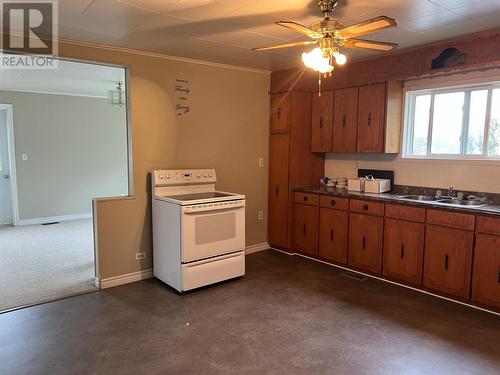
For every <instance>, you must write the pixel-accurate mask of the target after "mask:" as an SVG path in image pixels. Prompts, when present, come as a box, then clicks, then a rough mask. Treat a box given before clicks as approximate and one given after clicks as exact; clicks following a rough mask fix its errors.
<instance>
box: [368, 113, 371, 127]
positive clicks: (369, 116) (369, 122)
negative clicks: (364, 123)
mask: <svg viewBox="0 0 500 375" xmlns="http://www.w3.org/2000/svg"><path fill="white" fill-rule="evenodd" d="M371 125H372V113H371V112H368V126H371Z"/></svg>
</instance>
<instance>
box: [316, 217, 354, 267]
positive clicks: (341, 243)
mask: <svg viewBox="0 0 500 375" xmlns="http://www.w3.org/2000/svg"><path fill="white" fill-rule="evenodd" d="M348 229H349V213H348V212H347V211H344V210H337V209H331V208H320V212H319V249H318V251H319V256H320V257H321V258H324V259H327V260H331V261H333V262H336V263H341V264H347V247H348Z"/></svg>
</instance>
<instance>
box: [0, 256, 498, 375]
mask: <svg viewBox="0 0 500 375" xmlns="http://www.w3.org/2000/svg"><path fill="white" fill-rule="evenodd" d="M342 273H343V271H340V270H337V269H335V268H332V267H330V266H327V265H324V264H321V263H317V262H314V261H310V260H308V259H304V258H300V257H291V256H287V255H284V254H281V253H278V252H273V251H265V252H261V253H256V254H252V255H249V256H248V257H247V275H246V276H245V277H244V278H242V279H239V280H235V281H231V282H227V283H223V284H221V285H217V286H215V287H210V288H205V289H202V290H199V291H196V292H192V293H188V294H186V295H183V296H180V295H178V294H176V293H174V292H173V291H172V290H171V289H169V288H167V287H166V286H164V285H163V284H161V283H160V282H158V281H156V280H147V281H142V282H138V283H134V284H129V285H125V286H121V287H116V288H112V289H108V290H106V291H103V292H96V293H91V294H87V295H82V296H78V297H73V298H69V299H65V300H61V301H57V302H52V303H48V304H45V305H40V306H37V307H32V308H27V309H23V310H19V311H15V312H11V313H6V314H3V315H0V368H1V370H0V372H1V373H2V374H51V375H55V374H120V375H123V374H200V373H201V374H203V375H206V374H264V373H265V374H356V375H360V374H370V375H374V374H419V375H420V374H440V375H443V374H468V375H470V374H499V373H500V339H499V338H500V317H498V316H495V315H492V314H488V313H485V312H481V311H477V310H473V309H470V308H467V307H463V306H460V305H457V304H454V303H451V302H448V301H444V300H440V299H437V298H435V297H432V296H428V295H424V294H420V293H417V292H414V291H411V290H407V289H404V288H401V287H397V286H393V285H390V284H386V283H383V282H379V281H376V280H371V279H367V280H366V281H357V280H354V279H351V278H347V277H345V276H342Z"/></svg>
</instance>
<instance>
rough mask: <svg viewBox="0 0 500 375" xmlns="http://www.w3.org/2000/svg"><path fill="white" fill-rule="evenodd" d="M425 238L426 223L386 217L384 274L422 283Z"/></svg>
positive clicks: (415, 283) (414, 282) (397, 278)
mask: <svg viewBox="0 0 500 375" xmlns="http://www.w3.org/2000/svg"><path fill="white" fill-rule="evenodd" d="M424 239H425V224H423V223H415V222H410V221H403V220H396V219H388V218H386V220H385V225H384V262H383V263H384V267H383V274H384V275H385V276H387V277H390V278H392V279H395V280H398V281H403V282H407V283H410V284H413V285H420V284H421V283H422V266H423V259H424Z"/></svg>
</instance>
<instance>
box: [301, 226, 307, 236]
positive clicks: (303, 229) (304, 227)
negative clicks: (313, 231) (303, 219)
mask: <svg viewBox="0 0 500 375" xmlns="http://www.w3.org/2000/svg"><path fill="white" fill-rule="evenodd" d="M306 230H307V229H306V224H304V226H303V227H302V231H303V233H304V235H305V234H306Z"/></svg>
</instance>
